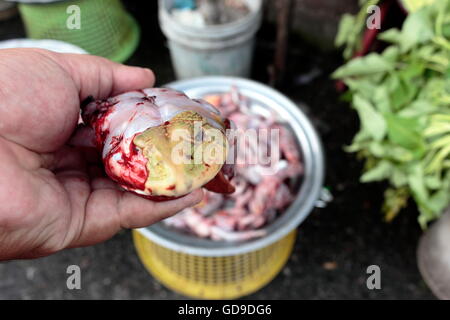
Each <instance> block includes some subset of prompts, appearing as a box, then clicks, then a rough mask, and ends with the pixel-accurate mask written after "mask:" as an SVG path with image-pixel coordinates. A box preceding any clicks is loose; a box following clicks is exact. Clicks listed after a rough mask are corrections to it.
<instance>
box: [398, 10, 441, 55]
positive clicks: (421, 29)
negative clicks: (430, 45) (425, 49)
mask: <svg viewBox="0 0 450 320" xmlns="http://www.w3.org/2000/svg"><path fill="white" fill-rule="evenodd" d="M429 12H430V11H429V10H426V9H422V10H419V11H416V12H413V13H411V14H409V15H408V16H407V18H406V20H405V22H404V23H403V27H402V32H401V34H402V35H401V43H400V47H401V49H402V51H403V52H406V51H408V50H410V49H412V48H413V47H414V46H417V45H419V44H422V43H425V42H426V41H429V40H431V39H432V38H433V36H434V31H433V23H432V21H431V16H430V14H429Z"/></svg>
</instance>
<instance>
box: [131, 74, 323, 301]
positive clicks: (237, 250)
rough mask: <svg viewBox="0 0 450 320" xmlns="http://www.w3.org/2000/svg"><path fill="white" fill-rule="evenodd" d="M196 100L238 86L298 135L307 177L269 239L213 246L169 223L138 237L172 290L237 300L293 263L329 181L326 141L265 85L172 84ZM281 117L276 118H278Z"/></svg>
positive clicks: (148, 263)
mask: <svg viewBox="0 0 450 320" xmlns="http://www.w3.org/2000/svg"><path fill="white" fill-rule="evenodd" d="M167 86H168V87H171V88H174V89H177V90H180V91H183V92H185V93H186V94H187V95H188V96H190V97H192V98H201V97H204V96H205V95H208V94H217V93H223V92H228V91H229V90H230V88H231V87H232V86H236V87H237V88H239V90H240V92H241V93H242V94H243V95H244V96H246V97H248V98H249V99H250V101H251V103H250V106H249V107H250V109H251V110H252V112H254V113H256V114H268V112H270V111H274V112H273V113H271V114H276V115H277V117H279V120H280V121H282V122H284V123H285V124H286V125H287V126H288V127H289V128H290V129H292V131H293V133H294V134H295V137H296V140H297V142H298V145H299V147H300V149H301V151H302V158H303V166H304V175H303V177H302V181H301V183H300V181H297V182H298V183H295V181H293V189H294V192H295V193H296V198H295V200H294V201H293V203H292V204H291V205H290V206H289V208H287V209H286V210H285V212H283V213H282V214H280V216H279V217H278V218H277V219H275V220H274V221H273V222H272V223H270V224H269V225H268V226H267V227H266V231H267V235H266V236H265V237H261V238H258V239H252V240H249V241H244V242H240V243H233V242H226V241H212V240H208V239H201V238H198V237H195V236H192V235H189V234H183V233H182V232H178V231H176V230H173V229H171V228H170V227H167V226H165V225H164V224H163V223H157V224H154V225H152V226H150V227H147V228H141V229H138V230H136V231H133V238H134V243H135V247H136V250H137V252H138V255H139V257H140V259H141V261H142V262H143V264H144V266H145V267H146V268H147V270H148V271H149V272H150V273H151V274H152V275H153V276H154V277H155V278H156V279H157V280H159V281H160V282H161V283H162V284H164V285H165V286H167V287H168V288H170V289H172V290H174V291H176V292H179V293H181V294H184V295H186V296H190V297H194V298H202V299H232V298H239V297H241V296H245V295H248V294H250V293H252V292H255V291H257V290H259V289H260V288H262V287H263V286H265V285H266V284H268V283H269V282H270V281H271V280H272V279H273V278H274V277H275V276H276V275H277V274H278V273H279V272H280V270H281V269H282V268H283V266H284V265H285V263H286V262H287V260H288V258H289V256H290V254H291V252H292V248H293V245H294V242H295V235H296V228H297V226H298V225H299V224H300V223H301V222H302V221H303V220H304V219H305V218H306V217H307V216H308V215H309V213H310V212H311V210H312V208H313V207H314V205H315V204H316V201H317V199H318V198H319V196H320V191H321V189H322V183H323V176H324V163H323V152H322V148H321V143H320V140H319V138H318V136H317V134H316V133H315V130H314V128H313V127H312V125H311V123H310V121H309V120H308V119H307V118H306V116H305V115H304V114H303V113H302V112H301V111H300V109H299V108H298V106H297V105H296V104H294V103H293V102H292V101H290V100H288V99H287V98H286V97H284V96H283V95H281V94H280V93H279V92H277V91H275V90H273V89H271V88H269V87H267V86H264V85H262V84H260V83H257V82H254V81H250V80H246V79H242V78H233V77H203V78H196V79H190V80H184V81H178V82H174V83H170V84H168V85H167ZM275 112H276V113H275Z"/></svg>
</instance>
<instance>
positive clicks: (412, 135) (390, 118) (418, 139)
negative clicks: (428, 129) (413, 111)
mask: <svg viewBox="0 0 450 320" xmlns="http://www.w3.org/2000/svg"><path fill="white" fill-rule="evenodd" d="M386 121H387V133H388V137H389V140H390V141H391V142H392V143H394V144H398V145H399V146H402V147H403V148H406V149H409V150H413V151H415V152H417V153H418V154H421V153H422V152H423V151H424V149H425V143H424V141H423V138H422V136H421V135H420V134H419V133H418V132H419V131H420V129H421V128H420V127H419V121H417V119H415V118H402V117H398V116H395V115H393V114H386Z"/></svg>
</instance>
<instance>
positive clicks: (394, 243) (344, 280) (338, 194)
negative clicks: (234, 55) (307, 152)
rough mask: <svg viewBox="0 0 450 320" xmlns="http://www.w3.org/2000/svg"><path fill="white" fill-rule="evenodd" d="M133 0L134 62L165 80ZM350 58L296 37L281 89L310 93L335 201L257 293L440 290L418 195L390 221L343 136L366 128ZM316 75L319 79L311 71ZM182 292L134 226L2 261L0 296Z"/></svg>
mask: <svg viewBox="0 0 450 320" xmlns="http://www.w3.org/2000/svg"><path fill="white" fill-rule="evenodd" d="M136 2H137V1H127V2H126V3H127V6H128V8H129V9H130V11H131V12H132V13H133V15H135V17H136V18H137V19H138V21H139V23H140V25H141V28H142V39H141V44H140V46H139V48H138V50H137V52H136V53H135V54H134V56H133V57H132V58H131V59H130V60H129V61H128V63H129V64H133V65H140V66H147V67H151V68H152V69H153V70H154V71H155V73H156V75H157V78H158V80H157V84H159V85H162V84H164V83H167V82H169V81H171V80H173V79H174V75H173V70H172V68H171V63H170V57H169V53H168V49H167V48H166V46H165V40H164V37H163V36H162V35H161V33H160V31H159V28H158V22H157V16H156V13H155V12H154V11H151V10H146V11H143V10H139V8H138V7H137V5H136V4H135V3H136ZM23 35H24V31H23V27H22V24H21V22H20V19H18V18H16V19H13V20H10V21H7V22H1V23H0V40H4V39H10V38H16V37H22V36H23ZM273 37H274V30H273V28H272V27H271V26H268V25H265V26H264V27H263V28H262V30H261V32H260V33H259V34H258V41H257V46H256V53H257V54H256V55H255V57H256V59H255V61H254V74H253V78H255V79H257V80H260V81H262V82H266V81H267V80H268V76H267V74H268V73H267V67H268V65H269V64H270V63H271V59H272V56H273V51H274V42H273ZM340 63H341V60H340V57H339V55H338V54H336V53H322V52H318V51H316V50H315V49H314V48H311V47H309V46H308V45H306V44H305V43H303V42H302V41H300V40H298V39H292V41H291V44H290V47H289V57H288V65H289V68H288V69H289V72H288V75H287V77H286V81H285V84H284V85H283V86H282V87H281V88H280V90H281V91H282V92H284V93H286V94H287V95H288V96H290V97H291V98H292V99H294V100H295V101H299V102H302V103H305V104H306V105H307V106H308V107H306V108H305V109H304V111H305V112H306V113H307V114H308V115H309V116H310V118H311V119H312V121H313V122H314V124H315V125H316V128H317V130H318V131H319V133H320V135H321V138H322V141H323V144H324V149H325V151H326V159H327V178H326V186H327V187H328V188H329V189H330V190H331V192H332V194H333V195H334V198H335V199H334V201H333V202H332V203H331V204H329V206H328V207H327V208H325V209H315V210H314V211H313V212H312V213H311V215H310V216H309V217H308V218H307V219H306V221H305V222H304V223H303V224H302V225H301V226H300V227H299V229H298V231H299V232H298V239H297V242H296V246H295V249H294V252H293V254H292V256H291V258H290V260H289V262H288V263H287V265H286V266H285V268H284V269H283V270H282V272H281V273H280V274H279V275H278V276H277V277H276V278H275V279H274V281H272V282H271V283H270V284H269V285H267V286H266V287H264V288H263V289H261V290H260V291H258V292H257V293H255V294H252V295H250V296H248V297H246V298H249V299H367V298H369V299H433V295H432V294H431V292H430V290H429V289H428V288H427V287H426V285H425V283H424V282H423V280H422V278H421V276H420V274H419V271H418V269H417V265H416V246H417V242H418V239H419V237H420V235H421V232H422V231H421V230H420V228H419V226H418V224H417V222H416V219H417V211H416V209H415V208H414V206H413V205H411V206H410V207H409V208H408V209H407V210H404V211H403V212H402V214H401V215H400V216H399V217H398V218H397V219H396V220H395V221H394V222H392V223H391V224H386V223H384V222H383V221H382V215H381V213H380V205H381V201H382V192H383V188H384V186H383V185H382V184H370V185H362V184H360V183H359V182H358V177H359V172H360V170H361V163H359V162H358V161H357V160H356V159H355V158H354V156H353V155H350V154H346V153H345V152H344V151H343V146H344V145H346V144H348V143H349V142H350V141H351V138H352V136H353V134H354V133H355V132H356V130H357V128H358V125H359V124H358V120H357V117H356V114H355V112H353V111H352V110H351V109H350V108H349V107H348V105H346V104H345V103H342V102H339V96H338V95H337V94H336V92H335V90H334V83H333V82H332V81H331V80H330V79H329V76H328V75H329V73H330V72H332V71H333V70H334V69H335V68H336V67H337V66H338V65H339V64H340ZM308 74H309V75H315V77H313V79H312V80H311V81H309V82H308V81H306V80H310V79H307V78H308V77H307V76H306V77H305V75H308ZM71 264H77V265H79V266H80V267H81V272H82V283H81V285H82V289H81V290H73V291H71V290H68V289H67V288H66V278H67V274H66V268H67V266H68V265H71ZM373 264H375V265H378V266H380V268H381V286H382V288H381V290H368V289H367V287H366V279H367V276H368V275H367V274H366V268H367V267H368V266H369V265H373ZM55 298H56V299H180V298H183V297H182V296H180V295H178V294H176V293H173V292H172V291H170V290H168V289H166V288H164V287H163V286H162V285H161V284H159V283H158V282H157V281H156V280H154V279H153V278H152V277H151V276H150V275H149V274H148V272H147V271H146V270H145V269H144V267H143V266H142V264H141V263H140V261H139V259H138V257H137V256H136V253H135V250H134V247H133V244H132V241H131V233H130V232H129V231H123V232H121V233H120V234H118V235H117V236H115V237H114V238H113V239H111V240H109V241H107V242H105V243H102V244H99V245H96V246H93V247H88V248H78V249H70V250H65V251H63V252H60V253H58V254H55V255H53V256H51V257H46V258H41V259H37V260H24V261H11V262H4V263H0V299H55Z"/></svg>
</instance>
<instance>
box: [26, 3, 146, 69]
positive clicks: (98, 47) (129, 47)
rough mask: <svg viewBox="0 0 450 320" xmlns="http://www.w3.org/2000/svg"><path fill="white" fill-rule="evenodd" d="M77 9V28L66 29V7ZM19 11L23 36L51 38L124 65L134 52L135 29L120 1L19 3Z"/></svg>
mask: <svg viewBox="0 0 450 320" xmlns="http://www.w3.org/2000/svg"><path fill="white" fill-rule="evenodd" d="M71 5H77V6H79V8H80V21H81V28H80V29H69V28H68V27H67V19H68V18H69V17H70V13H67V12H66V11H67V8H68V7H69V6H71ZM19 10H20V13H21V16H22V19H23V21H24V24H25V28H26V32H27V36H28V37H29V38H32V39H55V40H61V41H65V42H69V43H72V44H74V45H77V46H79V47H81V48H83V49H84V50H86V51H87V52H89V53H90V54H94V55H98V56H102V57H105V58H108V59H111V60H113V61H117V62H124V61H125V60H127V59H128V58H129V57H130V56H131V55H132V54H133V52H134V50H135V49H136V47H137V45H138V43H139V38H140V30H139V26H138V24H137V23H136V21H135V20H134V18H133V17H132V16H131V15H130V14H128V13H127V12H126V11H125V9H124V8H123V6H122V3H121V2H120V0H70V1H59V2H52V3H45V4H41V3H33V4H28V3H21V4H19Z"/></svg>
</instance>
